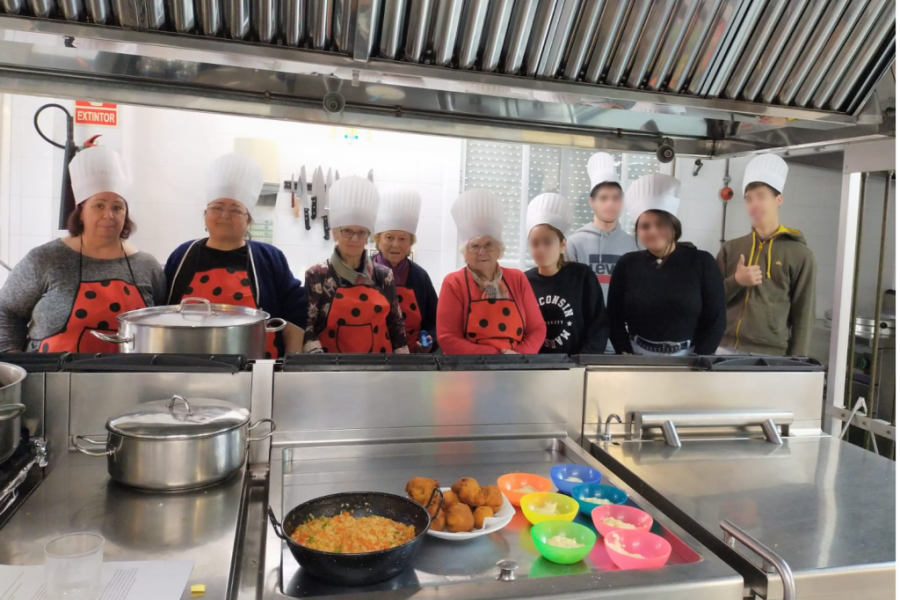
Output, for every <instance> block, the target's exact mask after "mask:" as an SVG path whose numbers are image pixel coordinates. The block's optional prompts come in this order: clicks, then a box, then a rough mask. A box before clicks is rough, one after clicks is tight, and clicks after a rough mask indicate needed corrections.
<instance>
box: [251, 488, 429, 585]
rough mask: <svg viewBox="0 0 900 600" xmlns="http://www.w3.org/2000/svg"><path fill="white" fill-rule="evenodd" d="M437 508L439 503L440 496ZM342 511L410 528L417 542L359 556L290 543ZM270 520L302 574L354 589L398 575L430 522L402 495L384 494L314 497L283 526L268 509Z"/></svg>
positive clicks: (344, 494)
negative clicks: (312, 523)
mask: <svg viewBox="0 0 900 600" xmlns="http://www.w3.org/2000/svg"><path fill="white" fill-rule="evenodd" d="M434 491H435V492H437V493H438V494H440V490H438V489H436V488H435V490H434ZM432 496H434V492H433V493H432ZM440 503H443V495H441V500H440ZM440 503H439V504H438V507H440ZM429 504H431V502H430V501H429ZM343 512H349V513H350V514H352V515H353V516H354V517H357V518H359V517H365V516H379V517H385V518H388V519H393V520H394V521H397V522H398V523H403V524H404V525H412V526H413V527H414V528H415V531H416V537H414V538H413V539H412V540H411V541H409V542H407V543H405V544H403V545H402V546H397V547H396V548H389V549H388V550H378V551H377V552H363V553H359V554H342V553H338V552H323V551H321V550H313V549H311V548H306V547H305V546H301V545H300V544H298V543H297V542H295V541H294V540H292V539H291V536H290V534H291V533H292V532H293V531H294V530H295V529H296V528H297V527H298V526H299V525H302V524H303V523H306V522H307V521H309V520H311V519H315V518H317V517H333V516H336V515H339V514H341V513H343ZM269 520H270V521H271V522H272V526H273V527H274V528H275V534H276V535H277V536H278V537H280V538H281V539H282V540H284V541H285V543H287V545H288V548H289V549H290V551H291V554H292V555H293V556H294V559H295V560H296V561H297V563H298V564H299V565H300V566H301V567H302V568H303V570H304V571H305V572H307V573H309V574H310V575H312V576H314V577H317V578H318V579H321V580H322V581H325V582H328V583H333V584H337V585H352V586H359V585H369V584H372V583H378V582H379V581H385V580H386V579H390V578H391V577H394V576H395V575H397V574H398V573H400V572H401V571H402V570H403V569H405V568H406V567H407V565H409V563H410V561H412V559H413V556H415V554H416V551H417V550H418V549H419V546H420V545H421V544H422V542H423V541H424V540H425V532H426V531H428V527H429V526H430V525H431V517H430V516H429V515H428V511H427V510H425V507H423V506H422V505H421V504H419V503H418V502H416V501H415V500H410V499H409V498H404V497H403V496H397V495H395V494H385V493H382V492H345V493H341V494H332V495H330V496H322V497H321V498H315V499H313V500H309V501H308V502H304V503H303V504H301V505H299V506H297V507H296V508H294V509H292V510H291V511H290V512H289V513H288V514H287V515H286V516H285V517H284V521H283V522H282V523H279V522H278V519H276V518H275V513H274V511H273V510H272V507H271V506H270V507H269Z"/></svg>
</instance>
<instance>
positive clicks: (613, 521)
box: [603, 517, 637, 529]
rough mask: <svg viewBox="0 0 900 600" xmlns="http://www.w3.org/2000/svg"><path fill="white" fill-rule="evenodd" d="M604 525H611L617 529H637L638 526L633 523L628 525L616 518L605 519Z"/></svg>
mask: <svg viewBox="0 0 900 600" xmlns="http://www.w3.org/2000/svg"><path fill="white" fill-rule="evenodd" d="M603 524H604V525H609V526H610V527H615V528H616V529H637V527H636V526H634V525H632V524H631V523H626V522H625V521H620V520H619V519H617V518H615V517H606V518H605V519H603Z"/></svg>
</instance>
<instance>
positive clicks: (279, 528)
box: [268, 505, 288, 542]
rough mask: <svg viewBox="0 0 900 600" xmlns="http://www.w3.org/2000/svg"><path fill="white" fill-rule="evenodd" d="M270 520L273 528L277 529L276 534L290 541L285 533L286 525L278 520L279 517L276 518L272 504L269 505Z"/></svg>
mask: <svg viewBox="0 0 900 600" xmlns="http://www.w3.org/2000/svg"><path fill="white" fill-rule="evenodd" d="M268 512H269V521H270V522H271V523H272V528H273V529H274V530H275V535H277V536H278V537H280V538H281V539H282V540H284V541H285V542H287V541H288V537H287V536H286V535H285V534H284V527H283V526H282V525H281V523H279V522H278V519H276V518H275V511H274V510H272V506H271V505H270V506H269V511H268Z"/></svg>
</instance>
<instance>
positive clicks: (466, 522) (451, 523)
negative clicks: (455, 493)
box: [444, 502, 475, 533]
mask: <svg viewBox="0 0 900 600" xmlns="http://www.w3.org/2000/svg"><path fill="white" fill-rule="evenodd" d="M444 516H445V518H446V521H447V531H449V532H450V533H467V532H469V531H472V530H473V529H474V528H475V516H474V515H473V514H472V509H471V508H469V507H468V506H466V505H465V504H463V503H462V502H457V503H456V504H454V505H453V506H451V507H450V508H448V509H447V512H446V513H445V514H444Z"/></svg>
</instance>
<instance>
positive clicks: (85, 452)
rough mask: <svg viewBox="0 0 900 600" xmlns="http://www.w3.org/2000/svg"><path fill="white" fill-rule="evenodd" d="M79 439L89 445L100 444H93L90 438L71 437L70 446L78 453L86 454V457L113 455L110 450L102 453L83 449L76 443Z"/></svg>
mask: <svg viewBox="0 0 900 600" xmlns="http://www.w3.org/2000/svg"><path fill="white" fill-rule="evenodd" d="M79 439H81V440H84V441H86V442H89V443H91V444H100V443H102V442H95V441H94V440H92V439H91V438H89V437H87V436H83V435H76V436H73V437H72V445H73V446H75V449H76V450H78V451H79V452H81V453H82V454H87V455H88V456H109V455H111V454H112V453H113V451H112V450H111V449H106V450H103V451H97V450H88V449H87V448H85V447H84V446H82V445H81V444H79V443H78V440H79Z"/></svg>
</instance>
